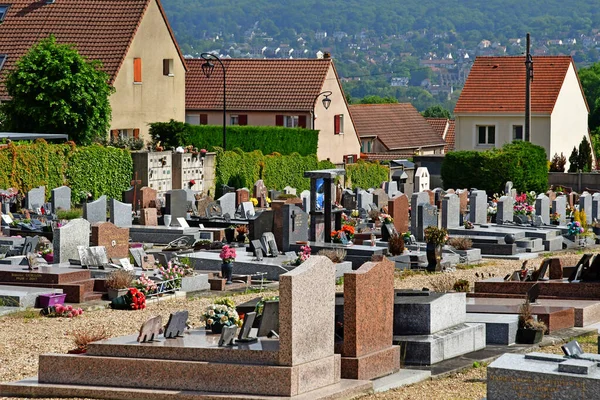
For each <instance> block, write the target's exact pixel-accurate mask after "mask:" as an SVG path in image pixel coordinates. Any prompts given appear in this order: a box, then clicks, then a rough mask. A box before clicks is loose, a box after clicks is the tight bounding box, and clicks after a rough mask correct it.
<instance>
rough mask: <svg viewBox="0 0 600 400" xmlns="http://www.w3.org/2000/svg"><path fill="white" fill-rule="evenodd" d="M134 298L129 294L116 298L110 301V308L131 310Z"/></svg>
mask: <svg viewBox="0 0 600 400" xmlns="http://www.w3.org/2000/svg"><path fill="white" fill-rule="evenodd" d="M131 302H132V299H131V297H130V296H129V295H128V294H125V295H123V296H119V297H116V298H114V299H113V300H112V301H111V302H110V308H113V309H115V310H131Z"/></svg>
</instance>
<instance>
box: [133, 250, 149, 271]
mask: <svg viewBox="0 0 600 400" xmlns="http://www.w3.org/2000/svg"><path fill="white" fill-rule="evenodd" d="M129 253H130V254H131V256H132V257H133V262H134V264H135V266H136V267H140V268H142V265H143V262H144V256H145V255H146V252H145V251H144V249H143V248H142V247H132V248H130V249H129Z"/></svg>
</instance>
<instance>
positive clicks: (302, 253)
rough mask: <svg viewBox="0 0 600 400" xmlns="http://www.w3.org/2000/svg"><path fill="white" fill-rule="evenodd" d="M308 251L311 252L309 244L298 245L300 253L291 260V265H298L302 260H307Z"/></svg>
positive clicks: (308, 256)
mask: <svg viewBox="0 0 600 400" xmlns="http://www.w3.org/2000/svg"><path fill="white" fill-rule="evenodd" d="M310 252H311V248H310V246H309V245H306V246H302V247H300V253H298V258H296V259H295V260H294V261H293V262H292V265H294V266H298V265H300V264H302V263H303V262H304V261H306V260H308V259H309V258H310Z"/></svg>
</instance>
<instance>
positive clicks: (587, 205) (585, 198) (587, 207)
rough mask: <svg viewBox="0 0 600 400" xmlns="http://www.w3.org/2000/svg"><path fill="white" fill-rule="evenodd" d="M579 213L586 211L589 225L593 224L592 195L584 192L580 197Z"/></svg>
mask: <svg viewBox="0 0 600 400" xmlns="http://www.w3.org/2000/svg"><path fill="white" fill-rule="evenodd" d="M579 211H585V217H586V220H587V223H588V224H591V223H592V213H593V212H592V195H590V194H589V193H588V192H583V194H582V195H581V197H579Z"/></svg>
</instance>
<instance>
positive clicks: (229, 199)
mask: <svg viewBox="0 0 600 400" xmlns="http://www.w3.org/2000/svg"><path fill="white" fill-rule="evenodd" d="M217 203H219V205H220V206H221V212H222V213H223V215H225V214H229V216H230V217H231V218H233V217H234V215H235V193H226V194H224V195H223V196H221V197H220V198H218V199H217Z"/></svg>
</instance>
